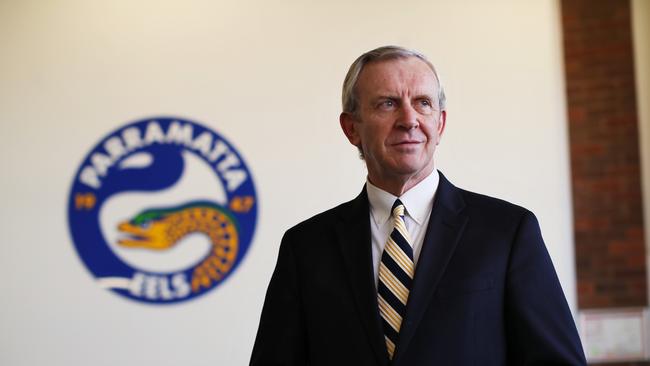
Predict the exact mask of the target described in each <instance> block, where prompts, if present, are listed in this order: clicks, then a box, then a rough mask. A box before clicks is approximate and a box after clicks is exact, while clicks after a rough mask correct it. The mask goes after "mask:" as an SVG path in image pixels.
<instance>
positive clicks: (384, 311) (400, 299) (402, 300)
mask: <svg viewBox="0 0 650 366" xmlns="http://www.w3.org/2000/svg"><path fill="white" fill-rule="evenodd" d="M392 212H393V216H392V217H393V231H392V232H391V234H390V237H389V238H388V242H387V243H386V247H385V248H384V253H383V254H382V256H381V263H380V264H379V283H378V285H377V300H378V303H379V313H380V314H381V318H382V323H383V325H384V337H385V338H386V348H387V349H388V356H389V357H390V359H391V360H392V359H393V355H394V354H395V347H396V346H397V339H398V336H399V330H400V327H401V325H402V317H403V316H404V314H405V312H406V301H407V300H408V297H409V291H410V289H411V283H412V282H413V273H414V271H415V265H414V264H413V248H412V247H411V238H410V237H409V234H408V232H407V231H406V225H405V224H404V205H403V204H402V202H401V201H400V200H399V199H398V200H396V201H395V204H393V211H392Z"/></svg>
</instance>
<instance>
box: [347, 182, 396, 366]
mask: <svg viewBox="0 0 650 366" xmlns="http://www.w3.org/2000/svg"><path fill="white" fill-rule="evenodd" d="M368 212H369V211H368V195H367V194H366V190H365V188H364V189H363V191H362V192H361V194H359V196H358V197H357V198H356V199H354V200H353V201H351V202H350V203H349V207H348V209H347V210H346V211H342V212H341V220H340V221H339V222H338V224H337V227H336V231H337V236H338V241H339V244H340V248H341V253H342V254H343V261H344V264H345V268H346V271H347V275H348V280H349V282H350V288H351V289H352V295H353V297H354V300H355V303H356V306H357V313H358V314H359V317H360V318H361V323H362V324H363V327H364V328H365V331H366V335H367V337H368V340H369V342H370V344H371V346H372V349H373V350H374V352H375V356H376V357H377V360H378V362H379V364H380V365H388V353H387V351H386V345H385V343H384V335H383V330H382V328H381V318H380V315H379V310H378V305H377V291H376V289H375V285H374V275H373V273H374V270H373V266H372V252H371V242H370V240H371V239H370V215H369V213H368Z"/></svg>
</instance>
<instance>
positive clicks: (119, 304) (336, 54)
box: [0, 0, 576, 365]
mask: <svg viewBox="0 0 650 366" xmlns="http://www.w3.org/2000/svg"><path fill="white" fill-rule="evenodd" d="M384 44H400V45H404V46H407V47H413V48H417V49H419V50H420V51H422V52H424V53H425V54H427V55H428V56H429V57H430V58H431V59H432V60H433V62H434V63H435V64H436V65H437V67H438V69H439V71H440V73H441V74H442V78H443V81H444V82H445V84H446V89H447V95H448V107H449V111H448V124H447V130H446V135H445V136H444V138H443V142H442V144H441V146H440V149H439V158H438V163H437V164H438V167H439V168H440V169H441V170H442V171H443V172H444V173H445V174H446V175H447V177H448V178H450V179H451V180H452V182H454V183H456V184H457V185H459V186H461V187H464V188H468V189H471V190H475V191H480V192H482V193H486V194H491V195H495V196H499V197H502V198H505V199H507V200H510V201H513V202H515V203H518V204H521V205H524V206H526V207H528V208H530V209H531V210H533V211H534V212H535V213H536V214H537V216H538V218H539V220H540V223H541V225H542V230H543V233H544V236H545V239H546V241H547V245H548V247H549V250H550V252H551V255H552V257H553V260H554V262H555V265H556V268H557V271H558V273H559V275H560V278H561V281H562V284H563V286H564V289H565V292H566V294H567V298H568V300H569V303H570V304H572V306H574V305H575V301H576V295H575V278H574V277H575V275H574V257H573V244H572V231H571V227H572V216H571V215H572V213H571V199H570V186H569V167H568V155H567V132H566V116H565V98H564V84H563V69H562V55H561V41H560V24H559V9H558V5H557V4H556V2H554V1H536V2H522V1H518V0H495V1H491V2H485V1H480V0H477V1H455V2H449V1H418V0H410V1H403V2H395V1H383V0H380V1H371V0H360V1H328V2H325V1H322V2H315V1H312V2H305V1H292V0H283V1H262V0H248V1H240V2H218V1H198V0H195V1H183V2H181V1H150V0H147V1H124V0H116V1H104V2H94V1H82V0H67V1H66V0H59V1H55V0H53V1H33V0H22V1H3V2H0V45H1V47H2V48H1V49H2V57H0V136H2V144H1V145H0V153H1V154H2V159H0V171H1V172H2V178H1V179H0V192H2V193H0V197H1V199H2V205H1V206H0V218H1V219H2V221H1V224H0V228H1V229H2V233H3V236H2V238H3V240H2V244H1V245H0V276H1V278H2V281H0V293H1V294H2V295H1V296H0V309H1V311H0V364H2V365H46V364H47V365H82V364H87V363H92V364H94V365H137V364H151V365H154V364H156V365H179V364H188V365H243V364H246V363H247V359H248V356H249V354H250V349H251V347H252V342H253V339H254V335H255V331H256V328H257V322H258V320H259V313H260V309H261V304H262V301H263V296H264V292H265V289H266V285H267V283H268V280H269V276H270V274H271V271H272V269H273V266H274V262H275V258H276V255H277V249H278V245H279V240H280V237H281V235H282V233H283V231H284V230H286V229H287V228H288V227H290V226H292V225H293V224H295V223H297V222H298V221H300V220H302V219H304V218H306V217H309V216H311V215H313V214H315V213H317V212H319V211H321V210H323V209H326V208H329V207H331V206H333V205H335V204H337V203H340V202H342V201H343V200H347V199H350V198H352V197H354V196H355V195H356V194H357V192H358V191H359V190H360V189H361V186H362V184H363V180H364V174H365V173H364V167H363V164H362V162H360V161H359V160H358V159H357V158H356V152H355V149H354V148H353V147H352V146H350V145H348V143H347V142H346V140H345V138H344V136H343V135H342V133H341V132H340V131H339V127H338V122H337V120H338V113H339V111H340V102H339V100H340V85H341V82H342V79H343V76H344V74H345V72H346V70H347V67H348V66H349V64H350V63H351V62H352V61H353V60H354V58H356V57H357V56H358V55H359V54H361V53H362V52H364V51H366V50H368V49H371V48H374V47H377V46H380V45H384ZM164 114H171V115H179V116H185V117H187V118H190V119H193V120H196V121H199V122H202V123H205V124H207V125H209V126H210V127H211V128H213V129H216V130H217V131H218V132H219V133H221V134H223V135H224V136H225V137H227V138H228V139H229V140H230V141H231V142H232V143H233V144H235V145H236V146H237V148H238V149H239V151H240V152H241V153H242V154H243V155H244V158H245V159H246V161H247V163H248V165H249V168H251V169H252V172H253V174H254V178H255V182H256V185H257V189H258V197H259V200H260V201H259V204H260V206H259V207H260V213H259V221H258V227H257V232H256V235H255V238H254V241H253V244H252V248H251V249H250V251H249V252H248V255H247V257H246V258H245V260H244V263H243V265H242V266H240V267H239V269H238V270H237V272H236V273H235V274H234V275H233V276H232V277H231V278H230V279H229V280H228V281H226V283H224V284H223V285H222V286H220V287H219V288H217V289H216V290H214V291H212V292H211V293H210V294H208V295H206V296H203V297H201V298H199V299H197V300H194V301H191V302H187V303H183V304H179V305H175V306H163V307H155V306H147V305H141V304H138V303H135V302H132V301H128V300H125V299H123V298H121V297H118V296H116V295H114V294H111V293H109V292H107V291H105V290H102V289H100V288H99V287H98V286H97V285H96V284H95V283H94V282H93V278H92V277H91V276H90V275H89V273H88V272H87V270H86V269H85V268H84V266H83V264H82V262H81V261H80V260H79V258H78V256H77V255H76V253H75V250H74V247H73V245H72V242H71V238H70V237H69V234H68V230H67V218H66V200H67V194H68V191H69V188H70V185H71V183H72V179H73V175H74V174H75V170H76V169H77V167H78V164H80V162H81V159H82V157H83V156H84V155H85V154H86V153H87V152H88V151H89V149H90V148H91V147H92V146H93V145H94V144H95V143H97V142H98V140H99V139H100V138H101V137H102V136H104V135H105V134H107V133H108V132H109V131H111V130H113V129H115V128H117V127H120V126H121V125H123V124H125V123H126V122H130V121H134V120H136V119H139V118H142V117H146V116H152V115H164Z"/></svg>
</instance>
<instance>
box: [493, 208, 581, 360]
mask: <svg viewBox="0 0 650 366" xmlns="http://www.w3.org/2000/svg"><path fill="white" fill-rule="evenodd" d="M504 310H505V319H506V331H507V333H506V334H507V342H508V345H507V347H508V364H509V365H544V366H552V365H586V361H585V356H584V352H583V350H582V345H581V343H580V338H579V337H578V332H577V330H576V327H575V323H574V320H573V317H572V315H571V311H570V310H569V306H568V304H567V302H566V299H565V297H564V293H563V292H562V288H561V286H560V282H559V280H558V278H557V274H556V273H555V269H554V268H553V264H552V262H551V258H550V256H549V254H548V251H547V250H546V246H545V245H544V241H543V239H542V235H541V232H540V229H539V224H538V222H537V219H536V218H535V216H534V215H533V214H532V213H531V212H529V211H527V212H526V213H525V214H524V215H523V217H522V219H521V222H520V224H519V228H518V230H517V234H516V235H515V240H514V243H513V245H512V247H511V253H510V258H509V263H508V273H507V280H506V293H505V309H504Z"/></svg>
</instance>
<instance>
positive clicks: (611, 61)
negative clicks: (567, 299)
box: [561, 0, 650, 365]
mask: <svg viewBox="0 0 650 366" xmlns="http://www.w3.org/2000/svg"><path fill="white" fill-rule="evenodd" d="M561 8H562V25H563V33H564V60H565V73H566V88H567V90H566V93H567V103H568V119H569V140H570V141H569V142H570V152H571V177H572V186H573V187H572V189H573V208H574V228H575V245H576V248H575V250H576V252H575V253H576V269H577V284H578V307H579V308H580V309H588V308H615V307H629V306H646V305H647V285H646V278H647V277H646V256H645V244H644V237H643V211H642V210H643V207H642V197H641V182H640V160H639V146H638V141H639V136H638V128H637V109H636V101H635V80H634V64H633V60H634V58H633V50H632V31H631V24H630V3H629V0H599V1H593V0H562V1H561ZM648 364H650V363H638V364H636V365H648ZM627 365H632V364H627Z"/></svg>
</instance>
